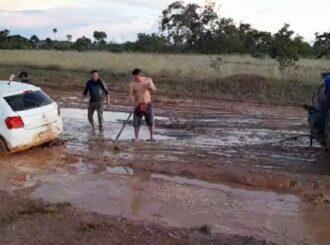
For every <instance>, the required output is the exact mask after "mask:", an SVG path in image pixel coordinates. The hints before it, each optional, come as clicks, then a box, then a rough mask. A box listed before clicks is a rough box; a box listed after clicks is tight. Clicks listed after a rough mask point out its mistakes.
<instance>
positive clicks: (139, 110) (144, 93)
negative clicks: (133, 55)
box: [129, 69, 156, 141]
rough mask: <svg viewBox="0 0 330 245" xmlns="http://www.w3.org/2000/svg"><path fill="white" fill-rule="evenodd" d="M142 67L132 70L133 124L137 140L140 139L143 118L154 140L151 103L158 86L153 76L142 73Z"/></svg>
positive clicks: (130, 89)
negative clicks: (152, 95)
mask: <svg viewBox="0 0 330 245" xmlns="http://www.w3.org/2000/svg"><path fill="white" fill-rule="evenodd" d="M141 73H142V71H141V70H140V69H135V70H134V71H133V72H132V75H133V80H132V81H131V82H130V84H129V99H130V102H131V104H132V106H133V107H134V114H133V126H134V130H135V140H136V141H138V140H139V133H140V127H141V122H142V118H143V117H144V118H145V121H146V123H147V125H148V127H149V132H150V140H154V137H153V135H154V126H155V124H154V108H153V106H152V104H151V93H155V92H156V86H155V84H154V82H153V81H152V79H151V78H148V77H145V76H142V75H141Z"/></svg>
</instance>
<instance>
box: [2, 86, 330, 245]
mask: <svg viewBox="0 0 330 245" xmlns="http://www.w3.org/2000/svg"><path fill="white" fill-rule="evenodd" d="M48 92H49V93H50V94H51V95H53V97H54V98H55V100H57V101H58V102H59V103H60V104H61V106H62V111H61V113H62V117H63V119H64V124H65V132H64V134H63V136H62V141H63V142H64V143H60V144H57V145H53V146H51V147H49V146H45V147H40V148H37V149H33V150H30V151H28V152H23V153H18V154H14V155H10V156H6V157H2V158H1V159H0V168H1V172H0V183H1V185H0V186H1V189H2V190H3V191H6V192H10V193H13V194H14V195H17V196H19V197H20V198H22V197H23V198H31V199H33V200H37V199H42V200H44V201H47V202H51V203H65V202H68V203H71V204H73V205H74V206H75V207H77V208H80V209H81V210H85V211H86V212H94V213H97V214H100V215H109V216H111V217H123V218H125V219H127V220H129V221H132V222H147V223H148V224H155V225H161V226H162V227H169V228H171V229H174V228H175V229H179V228H186V229H192V228H194V227H201V226H204V225H207V227H210V230H211V232H212V234H226V235H237V234H238V235H241V236H247V237H254V238H255V239H258V240H265V241H268V242H274V243H279V244H329V242H330V234H329V230H330V155H328V154H327V153H326V152H323V151H322V150H321V149H320V147H319V146H318V145H317V144H315V145H314V147H310V146H309V139H308V137H304V136H303V135H306V134H308V127H307V122H306V114H305V112H304V111H303V110H302V109H300V108H296V107H275V106H267V105H259V104H251V103H244V102H231V101H220V100H219V101H217V100H208V99H174V98H168V97H165V96H162V95H160V96H158V97H157V98H156V107H157V111H156V113H157V118H156V126H157V132H156V136H155V138H156V140H157V141H156V142H146V141H142V142H139V143H134V142H133V141H132V138H133V130H132V127H131V126H130V125H129V126H128V127H127V128H126V129H125V131H124V133H123V135H122V137H121V139H120V141H119V143H118V144H119V148H120V150H119V151H113V149H112V139H114V138H115V136H116V134H117V133H118V131H119V129H120V127H121V123H122V121H123V120H125V119H126V117H127V113H128V112H129V107H127V106H125V105H126V98H125V94H123V93H119V92H115V94H114V95H113V97H114V98H116V100H114V105H113V106H112V108H111V112H109V111H108V112H106V113H105V131H104V132H103V133H99V132H93V131H91V129H90V127H89V125H88V123H87V120H86V113H87V112H86V110H85V106H86V105H81V104H79V99H78V98H79V96H78V94H76V93H74V92H70V91H68V92H58V91H54V90H50V91H48ZM141 133H142V138H143V139H147V137H148V132H147V130H146V128H143V130H142V132H141ZM297 135H302V137H298V138H297V139H294V138H295V136H297ZM164 229H165V228H164ZM166 229H167V228H166ZM172 238H173V237H172ZM169 243H171V242H169Z"/></svg>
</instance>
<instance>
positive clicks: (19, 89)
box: [0, 80, 40, 97]
mask: <svg viewBox="0 0 330 245" xmlns="http://www.w3.org/2000/svg"><path fill="white" fill-rule="evenodd" d="M37 90H40V88H39V87H36V86H33V85H31V84H27V83H20V82H11V83H9V81H1V80H0V97H5V96H10V95H15V94H20V93H23V92H25V91H37Z"/></svg>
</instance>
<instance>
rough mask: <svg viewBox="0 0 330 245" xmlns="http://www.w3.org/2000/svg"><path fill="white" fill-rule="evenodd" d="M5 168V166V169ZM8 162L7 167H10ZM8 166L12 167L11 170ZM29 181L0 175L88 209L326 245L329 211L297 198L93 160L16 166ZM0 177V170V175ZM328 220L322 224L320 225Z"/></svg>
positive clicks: (24, 189) (36, 193) (25, 189)
mask: <svg viewBox="0 0 330 245" xmlns="http://www.w3.org/2000/svg"><path fill="white" fill-rule="evenodd" d="M3 167H4V166H2V168H3ZM7 167H9V166H7ZM12 167H13V166H11V167H9V168H12ZM14 168H16V171H19V172H21V173H25V174H26V176H27V177H26V178H25V179H23V178H21V179H19V178H18V177H16V181H17V182H19V181H20V182H21V185H17V184H14V183H13V182H12V181H11V182H8V180H6V179H3V177H0V179H1V182H2V185H1V188H2V189H3V188H4V186H6V187H7V188H5V190H7V191H8V190H11V191H15V192H19V193H21V194H22V195H25V196H27V197H32V198H35V199H44V200H46V201H50V202H54V203H57V202H70V203H72V204H74V205H75V206H77V207H80V208H83V209H85V210H89V211H93V212H97V213H101V214H106V215H114V216H122V217H126V218H129V219H133V220H139V221H150V222H155V223H159V224H162V225H168V226H173V227H187V228H191V227H198V226H203V225H208V226H209V227H211V229H212V231H213V232H222V233H228V234H240V235H247V236H253V237H256V238H260V239H266V240H269V241H274V242H277V243H280V242H282V241H286V242H287V244H297V243H298V242H302V241H303V240H305V241H307V242H310V243H311V244H322V243H323V244H326V243H325V241H327V240H325V239H329V238H330V236H329V235H328V234H327V233H328V232H326V230H327V229H329V228H330V226H329V222H327V221H328V220H329V219H330V214H324V213H323V214H322V213H318V212H313V211H306V210H304V208H303V207H304V205H303V203H302V202H301V200H300V198H298V197H297V196H294V195H289V194H281V193H274V192H269V191H265V190H254V189H252V188H243V187H242V186H239V185H231V186H230V185H224V184H219V183H209V182H205V181H202V180H198V179H189V178H184V177H180V176H167V175H162V174H153V173H150V172H144V171H139V170H135V169H132V168H126V167H106V169H104V171H102V172H99V173H97V174H96V173H95V172H94V170H95V168H96V166H95V165H93V164H86V163H83V162H79V163H76V164H69V165H64V166H61V167H55V166H53V167H50V168H47V167H46V166H43V167H42V168H41V167H40V166H39V167H38V166H22V165H16V166H14ZM1 176H3V175H1ZM325 224H326V225H325Z"/></svg>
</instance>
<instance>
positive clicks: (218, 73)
mask: <svg viewBox="0 0 330 245" xmlns="http://www.w3.org/2000/svg"><path fill="white" fill-rule="evenodd" d="M136 67H140V68H141V69H143V70H144V71H145V72H146V73H147V74H148V75H150V76H152V77H153V78H154V80H155V81H156V83H157V85H158V87H159V88H160V91H161V92H162V93H169V94H185V95H197V96H204V97H218V98H226V99H244V100H254V101H255V100H257V101H262V102H272V103H292V102H297V103H304V102H306V100H307V102H308V98H310V97H311V94H312V92H313V91H314V90H315V88H316V87H317V86H319V84H320V73H321V72H323V71H327V70H328V69H329V68H330V63H329V61H328V60H311V59H303V60H300V61H299V62H298V63H297V65H296V67H294V68H292V69H290V70H288V71H287V72H286V73H285V74H281V73H280V72H279V70H278V65H277V63H276V62H275V61H274V60H272V59H269V58H264V59H256V58H252V57H250V56H239V55H221V56H215V55H167V54H141V53H121V54H117V53H108V52H103V53H102V52H87V53H79V52H60V51H18V50H15V51H0V79H7V78H8V77H9V75H10V73H15V74H17V72H18V71H19V70H21V69H24V70H28V71H29V72H30V73H31V74H32V77H33V79H34V80H35V81H37V83H38V84H40V85H53V86H56V85H57V84H58V85H60V86H68V87H72V86H79V87H81V86H83V83H84V81H85V80H86V79H87V78H88V76H89V74H88V72H89V71H90V70H92V69H99V70H100V71H101V75H102V77H103V78H104V80H106V81H107V82H108V83H109V84H111V86H112V87H113V88H117V89H126V87H127V83H128V80H129V79H130V71H131V70H132V69H134V68H136Z"/></svg>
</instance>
